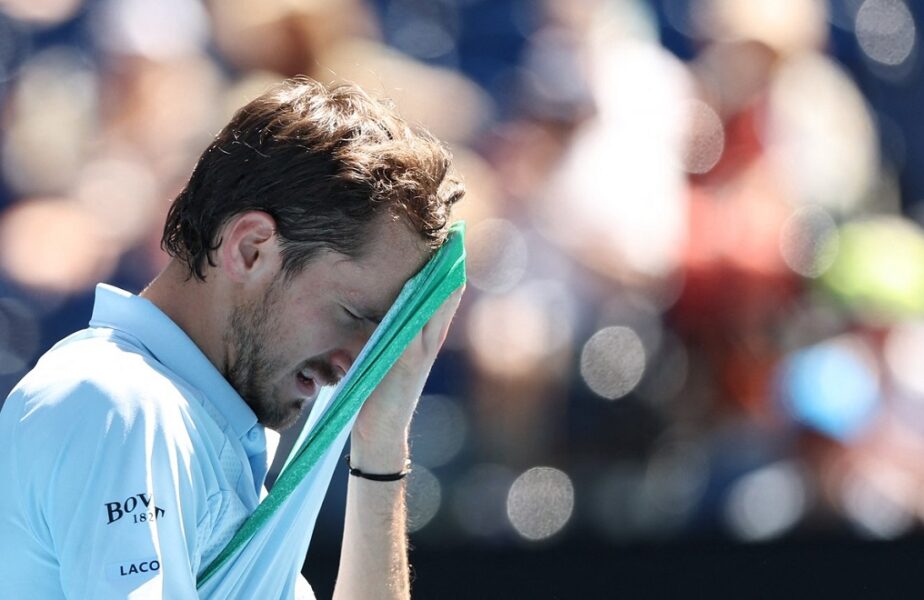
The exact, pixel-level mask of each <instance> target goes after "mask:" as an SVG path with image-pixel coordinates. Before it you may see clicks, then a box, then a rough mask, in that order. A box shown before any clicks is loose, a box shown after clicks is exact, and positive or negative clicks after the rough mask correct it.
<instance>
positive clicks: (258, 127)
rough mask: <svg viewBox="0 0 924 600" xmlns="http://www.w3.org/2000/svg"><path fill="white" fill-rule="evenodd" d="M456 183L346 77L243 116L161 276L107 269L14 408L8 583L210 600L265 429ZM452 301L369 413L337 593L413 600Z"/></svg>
mask: <svg viewBox="0 0 924 600" xmlns="http://www.w3.org/2000/svg"><path fill="white" fill-rule="evenodd" d="M462 194H463V190H462V186H461V184H460V182H459V179H458V178H457V177H456V176H455V175H454V173H453V170H452V167H451V160H450V155H449V154H448V152H447V151H446V149H445V148H444V147H443V146H442V145H441V144H440V143H438V142H437V141H436V140H434V139H433V138H432V137H431V136H429V135H428V134H426V133H425V132H421V131H415V130H412V129H411V128H410V127H409V126H408V125H407V124H406V123H405V122H404V121H403V120H402V119H401V118H400V117H399V116H397V115H396V114H395V112H393V110H392V109H390V108H389V107H387V106H385V105H383V104H381V103H379V102H377V101H375V100H373V99H371V98H370V97H369V96H368V95H366V94H365V93H364V92H363V91H361V90H360V89H358V88H357V87H355V86H353V85H347V84H342V85H337V86H332V87H325V86H322V85H320V84H318V83H316V82H314V81H311V80H308V79H305V78H299V79H295V80H290V81H287V82H285V83H283V84H281V85H280V86H278V87H276V88H274V89H272V90H271V91H269V92H268V93H266V94H264V95H263V96H261V97H259V98H257V99H256V100H254V101H252V102H250V103H249V104H247V105H246V106H244V107H243V108H242V109H241V110H240V111H238V112H237V114H235V115H234V117H233V118H232V120H231V122H230V123H229V124H228V125H227V126H226V127H225V128H224V129H223V130H222V131H221V132H220V133H219V134H218V136H217V137H216V139H215V140H214V141H213V142H212V144H211V145H210V146H209V147H208V148H207V149H206V150H205V152H204V153H203V154H202V156H201V158H200V159H199V162H198V164H197V165H196V167H195V170H194V171H193V173H192V176H191V177H190V180H189V182H188V184H187V185H186V187H185V189H184V190H183V191H182V192H181V193H180V194H179V196H178V197H177V198H176V200H175V202H174V203H173V205H172V207H171V209H170V212H169V215H168V217H167V222H166V226H165V228H164V235H163V247H164V248H165V249H166V251H167V252H168V253H169V254H170V255H171V257H172V259H171V261H170V263H169V264H168V266H167V267H166V268H165V270H164V271H163V272H162V273H161V274H160V275H158V276H157V278H156V279H155V280H154V281H153V282H152V283H151V284H150V285H149V286H148V287H147V288H146V289H145V290H144V291H143V292H142V293H141V294H140V295H138V296H135V295H132V294H130V293H128V292H125V291H122V290H119V289H116V288H114V287H111V286H108V285H102V284H101V285H99V286H98V287H97V289H96V301H95V305H94V308H93V315H92V318H91V320H90V323H89V327H88V328H87V329H84V330H83V331H80V332H78V333H75V334H73V335H71V336H70V337H68V338H66V339H64V340H62V341H61V342H59V343H58V344H57V345H56V346H54V348H52V349H51V350H50V351H49V352H48V353H47V354H45V355H44V356H43V357H42V358H41V359H40V360H39V362H38V364H37V365H36V367H35V369H33V370H32V371H31V372H30V373H28V374H27V375H26V376H25V377H24V378H23V380H22V381H21V382H20V383H19V384H18V385H17V386H16V388H15V389H14V390H13V391H12V393H11V394H10V396H9V397H8V398H7V400H6V402H5V404H4V405H3V408H2V411H0V448H2V450H0V481H2V482H3V492H2V493H0V598H13V599H15V598H29V599H35V598H39V599H45V598H80V599H90V598H124V597H145V598H148V597H164V598H171V599H173V598H177V599H180V598H195V597H197V595H196V577H197V574H199V573H201V572H202V570H204V569H205V568H206V567H207V566H208V564H209V563H210V562H211V560H212V559H213V558H214V557H215V556H216V555H217V554H218V553H219V552H220V551H221V549H222V548H223V547H224V545H225V544H226V543H227V542H228V540H229V539H230V538H231V536H232V535H233V534H234V532H235V531H236V530H237V528H238V527H239V526H240V524H241V523H242V522H243V521H244V519H245V518H246V517H247V516H248V515H249V514H250V513H251V512H253V511H254V509H255V508H256V506H257V505H258V503H259V499H260V492H261V488H262V485H263V479H264V476H265V474H266V471H267V465H268V461H269V459H270V458H271V457H268V456H267V447H266V436H265V430H264V428H270V429H273V430H282V429H285V428H286V427H288V426H290V425H292V424H293V423H294V422H295V421H296V419H297V418H298V416H299V414H300V412H301V411H302V410H303V408H304V407H305V406H306V405H307V404H309V403H310V402H311V401H312V399H313V398H314V397H315V396H316V394H317V393H318V390H319V389H320V388H321V387H322V386H329V385H333V384H335V383H336V382H337V381H338V380H339V379H340V378H341V377H342V376H343V375H344V374H345V373H346V371H347V370H348V369H349V368H350V365H351V364H352V362H353V360H354V359H355V358H356V356H357V354H358V353H359V352H360V349H361V348H362V347H363V344H364V343H365V342H366V341H367V339H368V338H369V336H370V335H371V333H372V331H373V329H374V328H375V326H376V324H377V323H378V322H379V321H380V320H381V318H382V316H383V315H384V314H385V312H386V311H387V310H388V308H389V306H390V305H391V304H392V302H393V301H394V299H395V298H396V297H397V294H398V292H399V291H400V289H401V287H402V285H403V283H404V282H405V281H406V280H407V279H408V278H410V277H411V276H413V275H414V274H415V272H417V271H418V269H420V267H421V266H422V265H423V264H424V263H425V262H426V260H427V259H428V257H429V256H430V255H431V254H432V253H433V251H434V249H435V248H437V247H438V246H439V245H440V243H441V242H442V241H443V240H444V239H445V237H446V235H447V229H448V227H447V223H448V220H449V216H450V210H451V207H452V205H453V204H454V203H455V202H456V201H457V200H459V199H460V198H461V197H462ZM459 297H460V296H459V293H457V294H455V295H454V296H453V297H451V298H450V300H448V301H447V302H446V303H445V304H444V306H443V307H442V308H441V309H440V310H439V311H438V312H437V313H436V315H435V316H434V317H433V318H432V319H431V321H430V322H429V323H428V324H427V325H426V326H425V327H424V329H423V331H422V332H421V334H420V335H419V336H418V337H417V338H416V339H415V340H414V341H413V342H412V343H411V345H410V346H409V347H408V349H407V350H406V351H405V353H404V355H403V356H402V358H401V359H400V360H399V361H398V363H397V364H396V365H395V367H394V368H392V370H391V371H390V372H389V374H388V376H387V377H386V378H385V380H384V381H383V382H382V383H381V384H380V385H379V387H378V388H377V389H376V391H375V392H374V393H373V395H372V396H371V397H370V398H369V399H368V401H367V402H366V404H365V405H364V406H363V408H362V410H361V412H360V414H359V416H358V418H357V420H356V422H355V425H354V427H353V430H352V432H351V433H352V437H351V448H350V455H351V459H350V460H351V466H352V474H353V475H355V476H353V477H350V483H349V489H348V494H347V508H346V522H345V529H344V537H343V547H342V553H341V560H340V572H339V574H338V578H337V584H336V591H335V598H407V597H409V581H408V564H407V549H406V541H405V537H406V529H405V507H404V502H403V494H404V478H403V476H404V474H406V467H407V460H408V441H407V433H408V426H409V424H410V420H411V416H412V413H413V411H414V407H415V404H416V402H417V399H418V397H419V396H420V393H421V391H422V389H423V386H424V383H425V381H426V379H427V376H428V373H429V370H430V367H431V365H432V364H433V361H434V359H435V357H436V354H437V351H438V350H439V347H440V345H441V343H442V341H443V339H444V338H445V335H446V331H447V328H448V326H449V322H450V320H451V319H452V316H453V314H454V312H455V309H456V307H457V305H458V301H459ZM318 501H319V500H318ZM257 568H259V565H257ZM309 592H310V589H309Z"/></svg>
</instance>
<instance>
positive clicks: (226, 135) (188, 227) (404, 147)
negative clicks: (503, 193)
mask: <svg viewBox="0 0 924 600" xmlns="http://www.w3.org/2000/svg"><path fill="white" fill-rule="evenodd" d="M451 161H452V157H451V155H450V153H449V151H448V150H447V149H446V148H445V147H444V146H443V145H442V144H440V143H439V142H438V141H437V140H436V139H435V138H433V136H431V135H430V134H429V133H427V132H426V131H423V130H421V129H412V128H411V127H410V126H409V125H408V124H407V123H406V122H405V121H404V120H403V119H401V117H399V116H398V115H397V113H396V112H395V111H394V109H393V108H392V107H391V106H389V105H387V104H385V103H383V102H380V101H378V100H375V99H373V98H371V97H370V96H369V95H367V94H366V93H365V92H363V91H362V90H361V89H360V88H359V87H357V86H355V85H353V84H350V83H339V84H336V85H332V86H330V87H326V86H324V85H321V84H320V83H318V82H316V81H314V80H311V79H308V78H306V77H299V78H295V79H289V80H287V81H285V82H283V83H282V84H280V85H278V86H276V87H274V88H273V89H271V90H270V91H268V92H267V93H265V94H263V95H262V96H260V97H259V98H257V99H255V100H253V101H251V102H250V103H248V104H247V105H246V106H244V107H243V108H241V109H240V110H238V112H237V113H236V114H235V115H234V116H233V117H232V119H231V122H230V123H228V124H227V125H226V126H225V127H224V129H222V130H221V132H219V134H218V135H217V136H216V138H215V140H214V141H213V142H212V143H211V144H210V145H209V147H208V148H206V150H205V152H203V153H202V156H201V157H200V158H199V162H198V163H197V164H196V167H195V169H194V170H193V173H192V175H191V176H190V178H189V182H188V183H187V184H186V187H185V188H184V189H183V191H182V192H180V194H179V195H178V196H177V198H176V200H175V201H174V202H173V205H172V206H171V208H170V212H169V213H168V215H167V222H166V224H165V226H164V235H163V238H162V241H161V245H162V247H163V248H164V250H166V251H167V252H168V253H169V254H170V255H171V256H173V257H176V258H178V259H180V260H182V261H183V262H184V263H185V264H186V266H187V267H188V268H189V274H190V276H191V277H196V278H198V279H205V267H206V264H209V265H212V266H214V265H215V263H214V262H213V260H212V256H211V253H212V252H213V251H214V250H216V249H217V248H218V247H219V246H220V245H221V238H220V236H219V233H220V231H221V228H222V226H223V225H224V224H225V223H227V221H228V220H229V219H230V218H232V217H233V216H235V215H237V214H240V213H242V212H245V211H249V210H259V211H263V212H266V213H267V214H269V215H270V216H271V217H273V219H275V221H276V235H277V236H278V237H279V239H280V241H281V243H282V248H283V252H282V261H283V262H282V269H283V272H284V273H285V274H286V276H291V275H293V274H295V273H297V272H298V271H300V270H301V269H302V268H303V267H304V266H305V265H306V264H307V263H308V262H309V261H310V260H311V258H312V257H314V256H315V255H316V254H317V253H318V252H319V251H321V250H324V249H326V250H333V251H336V252H339V253H342V254H345V255H347V256H350V257H354V258H355V257H358V256H360V255H361V254H362V252H363V250H364V248H365V242H366V241H367V240H368V239H369V238H370V224H371V223H372V221H373V220H374V219H375V218H376V217H377V216H378V215H382V214H386V215H388V216H389V217H391V218H394V219H404V220H406V222H407V223H408V224H410V225H411V227H412V228H413V229H414V230H416V231H417V232H419V233H420V235H421V236H422V238H423V239H424V240H425V241H426V242H427V243H428V244H429V245H430V246H431V247H434V248H435V247H437V246H439V244H441V243H442V242H443V240H444V239H445V237H446V234H447V231H448V224H449V214H450V210H451V207H452V205H453V204H454V203H455V202H457V201H458V200H460V199H461V198H462V195H463V194H464V189H463V187H462V184H461V181H460V180H459V178H458V176H457V175H456V174H455V173H454V171H453V169H452V166H451Z"/></svg>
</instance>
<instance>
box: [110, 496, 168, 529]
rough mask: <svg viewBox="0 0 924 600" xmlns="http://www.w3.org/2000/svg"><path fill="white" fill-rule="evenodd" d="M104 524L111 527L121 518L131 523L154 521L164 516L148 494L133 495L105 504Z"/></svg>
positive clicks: (162, 511) (162, 510)
mask: <svg viewBox="0 0 924 600" xmlns="http://www.w3.org/2000/svg"><path fill="white" fill-rule="evenodd" d="M105 508H106V519H107V521H106V524H107V525H111V524H112V523H115V522H116V521H118V520H119V519H121V518H123V517H130V518H131V520H132V522H133V523H146V522H147V521H155V520H157V519H159V518H161V517H162V516H164V514H165V512H164V509H162V508H160V507H159V506H156V505H155V504H154V502H153V498H152V497H151V496H149V495H148V494H135V495H134V496H129V497H128V498H126V499H125V500H123V501H122V502H118V501H116V502H107V503H106V504H105Z"/></svg>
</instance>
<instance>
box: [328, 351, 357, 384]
mask: <svg viewBox="0 0 924 600" xmlns="http://www.w3.org/2000/svg"><path fill="white" fill-rule="evenodd" d="M353 360H354V358H353V356H352V355H350V353H349V352H347V351H345V350H335V351H334V352H332V353H331V355H330V366H332V367H333V368H334V371H335V372H336V374H337V378H338V379H340V378H342V377H343V376H344V375H346V373H347V371H349V370H350V367H352V366H353Z"/></svg>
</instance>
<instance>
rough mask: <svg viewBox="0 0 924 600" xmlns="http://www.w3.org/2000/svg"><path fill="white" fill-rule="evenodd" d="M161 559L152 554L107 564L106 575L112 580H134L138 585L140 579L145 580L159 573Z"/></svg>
mask: <svg viewBox="0 0 924 600" xmlns="http://www.w3.org/2000/svg"><path fill="white" fill-rule="evenodd" d="M159 571H160V559H159V558H158V557H156V556H151V557H149V558H144V559H136V560H130V561H127V562H119V563H114V564H110V565H107V566H106V575H107V577H108V578H109V580H110V581H114V582H119V581H126V582H127V581H129V580H131V581H134V584H135V585H136V584H137V583H139V581H145V580H147V579H150V578H152V577H154V576H155V575H157V574H159Z"/></svg>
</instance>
